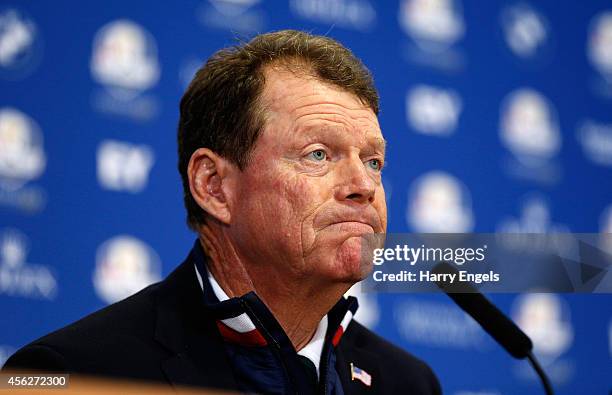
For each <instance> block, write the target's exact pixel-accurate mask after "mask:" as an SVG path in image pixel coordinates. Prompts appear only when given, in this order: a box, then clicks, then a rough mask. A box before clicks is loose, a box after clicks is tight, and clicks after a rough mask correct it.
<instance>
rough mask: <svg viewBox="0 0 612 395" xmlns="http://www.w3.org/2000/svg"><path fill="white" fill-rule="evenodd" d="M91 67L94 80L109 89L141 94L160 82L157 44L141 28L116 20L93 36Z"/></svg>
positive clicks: (134, 24) (127, 21) (130, 22)
mask: <svg viewBox="0 0 612 395" xmlns="http://www.w3.org/2000/svg"><path fill="white" fill-rule="evenodd" d="M90 67H91V73H92V75H93V78H94V79H95V80H96V81H98V82H99V83H101V84H103V85H106V86H107V87H109V88H112V89H122V90H127V91H135V92H141V91H144V90H146V89H149V88H151V87H152V86H153V85H155V84H156V83H157V81H158V80H159V75H160V68H159V61H158V59H157V45H156V43H155V40H154V39H153V36H152V35H151V34H150V33H149V32H147V31H146V30H145V29H144V28H142V27H141V26H140V25H138V24H136V23H134V22H132V21H129V20H117V21H114V22H111V23H109V24H107V25H105V26H103V27H102V28H101V29H100V30H99V31H98V33H97V34H96V37H95V39H94V44H93V54H92V56H91V64H90Z"/></svg>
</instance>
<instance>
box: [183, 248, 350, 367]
mask: <svg viewBox="0 0 612 395" xmlns="http://www.w3.org/2000/svg"><path fill="white" fill-rule="evenodd" d="M193 253H194V258H195V259H194V262H195V270H196V276H197V278H198V282H199V283H200V286H201V288H202V291H203V297H204V304H205V306H206V308H207V309H209V310H210V311H211V312H212V313H213V316H214V317H216V319H217V328H218V329H219V333H220V334H221V336H222V337H223V339H224V340H225V341H226V342H229V343H233V344H239V345H243V346H248V347H264V346H269V345H272V346H275V347H278V348H291V349H293V345H292V344H291V342H290V340H289V338H288V337H287V335H286V333H285V332H284V330H283V329H282V327H281V326H280V324H279V323H278V321H276V319H275V318H274V316H273V315H272V313H271V312H270V310H269V309H268V308H267V307H266V305H265V304H264V303H263V302H262V301H261V299H259V297H258V296H257V295H256V294H255V292H249V293H247V294H245V295H243V296H240V297H233V298H228V297H227V295H226V294H225V292H223V290H222V289H221V287H220V286H219V285H218V283H217V282H216V281H214V278H212V276H210V275H209V271H208V270H207V267H206V255H205V254H204V251H203V250H202V246H201V245H200V242H199V241H198V240H196V246H195V247H194V249H193ZM215 288H218V289H215ZM357 308H358V303H357V299H356V298H355V297H352V296H349V297H348V298H344V297H342V298H340V300H339V301H338V302H337V303H336V305H334V307H333V308H332V309H331V310H330V311H329V313H328V314H327V330H326V331H325V332H326V333H325V342H328V341H331V344H332V345H333V346H334V347H336V346H338V344H339V343H340V340H341V338H342V335H343V334H344V333H345V332H346V330H347V328H348V326H349V324H350V323H351V321H352V319H353V316H354V315H355V312H356V311H357ZM319 329H320V328H319ZM316 365H318V364H316Z"/></svg>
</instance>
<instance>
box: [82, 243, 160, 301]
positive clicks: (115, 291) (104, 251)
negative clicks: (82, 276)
mask: <svg viewBox="0 0 612 395" xmlns="http://www.w3.org/2000/svg"><path fill="white" fill-rule="evenodd" d="M160 279H161V263H160V259H159V256H158V255H157V253H156V252H155V251H154V250H153V249H152V248H151V247H149V246H148V245H147V244H145V243H144V242H143V241H141V240H138V239H136V238H134V237H132V236H127V235H120V236H116V237H113V238H112V239H110V240H108V241H106V242H104V243H103V244H102V245H101V246H100V247H98V251H97V253H96V269H95V271H94V274H93V284H94V287H95V290H96V292H97V293H98V296H99V297H100V298H101V299H102V300H104V301H105V302H107V303H114V302H117V301H119V300H121V299H124V298H126V297H128V296H130V295H132V294H134V293H135V292H138V291H140V290H141V289H142V288H144V287H146V286H148V285H150V284H152V283H155V282H157V281H159V280H160Z"/></svg>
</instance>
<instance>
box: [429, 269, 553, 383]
mask: <svg viewBox="0 0 612 395" xmlns="http://www.w3.org/2000/svg"><path fill="white" fill-rule="evenodd" d="M433 272H434V273H436V274H453V275H454V276H452V277H453V278H455V279H457V278H459V272H458V271H457V269H456V268H455V267H454V266H453V265H450V264H449V263H447V262H440V263H439V264H437V265H436V266H435V267H434V268H433ZM437 277H438V278H445V277H449V278H450V277H451V276H437ZM436 285H437V286H438V287H439V288H440V289H442V290H443V291H444V292H445V293H446V294H447V295H448V296H449V297H450V298H451V299H452V300H453V301H454V302H455V303H456V304H457V305H458V306H459V307H461V309H462V310H463V311H465V312H466V313H468V314H469V315H470V316H471V317H472V318H473V319H474V320H476V322H478V323H479V324H480V326H481V327H482V328H483V329H484V330H485V331H486V332H487V333H488V334H489V335H491V337H493V339H495V340H496V341H497V342H498V343H499V344H500V345H501V346H502V347H503V348H504V349H505V350H506V351H508V353H510V355H512V356H513V357H514V358H517V359H523V358H528V359H529V362H530V363H531V365H532V366H533V368H534V369H535V371H536V373H537V374H538V376H539V377H540V379H541V380H542V384H543V385H544V390H545V391H546V393H547V394H548V395H552V394H553V391H552V386H551V385H550V382H549V380H548V377H546V374H545V373H544V370H543V369H542V367H541V366H540V364H539V363H538V361H537V360H536V358H535V356H534V355H533V353H532V349H533V343H531V339H530V338H529V336H527V335H526V334H525V332H523V331H522V330H521V329H520V328H519V327H518V326H516V324H515V323H514V322H512V320H511V319H509V318H508V317H506V315H505V314H504V313H502V312H501V311H500V310H499V309H498V308H497V307H496V306H495V305H494V304H493V303H491V302H490V301H489V300H488V299H487V298H485V297H484V295H483V294H481V293H480V292H479V291H478V290H477V289H476V288H475V287H474V286H473V285H472V284H470V283H469V282H464V281H461V282H455V281H453V282H451V281H437V282H436Z"/></svg>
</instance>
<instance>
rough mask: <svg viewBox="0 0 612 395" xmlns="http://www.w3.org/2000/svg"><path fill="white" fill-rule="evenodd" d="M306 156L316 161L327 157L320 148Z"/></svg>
mask: <svg viewBox="0 0 612 395" xmlns="http://www.w3.org/2000/svg"><path fill="white" fill-rule="evenodd" d="M308 156H309V157H310V158H312V159H314V160H316V161H322V160H325V159H327V154H326V153H325V151H323V150H322V149H318V150H316V151H312V152H311V153H310V154H308Z"/></svg>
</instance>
